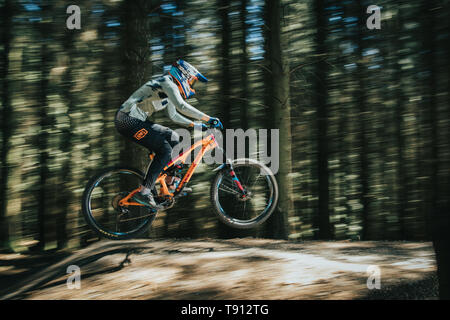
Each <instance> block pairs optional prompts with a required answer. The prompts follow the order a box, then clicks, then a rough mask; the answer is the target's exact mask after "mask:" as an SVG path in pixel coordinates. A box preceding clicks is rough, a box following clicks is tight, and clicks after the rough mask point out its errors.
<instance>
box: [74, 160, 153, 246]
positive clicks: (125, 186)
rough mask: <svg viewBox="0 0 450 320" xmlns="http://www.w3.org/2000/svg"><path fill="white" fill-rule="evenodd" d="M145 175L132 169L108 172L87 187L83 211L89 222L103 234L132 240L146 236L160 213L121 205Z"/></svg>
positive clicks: (139, 207) (107, 170) (124, 168)
mask: <svg viewBox="0 0 450 320" xmlns="http://www.w3.org/2000/svg"><path fill="white" fill-rule="evenodd" d="M143 176H144V175H143V173H142V172H141V171H139V170H137V169H134V168H129V167H116V168H110V169H106V170H104V171H102V172H100V173H99V174H97V175H96V176H94V177H93V178H92V179H91V180H89V182H88V183H87V185H86V189H85V190H84V193H83V199H82V211H83V215H84V218H85V220H86V222H87V223H88V224H89V226H90V227H91V228H92V229H93V230H94V231H96V232H97V233H98V234H99V235H101V236H103V237H106V238H109V239H114V240H121V239H129V238H133V237H136V236H138V235H140V234H142V233H143V232H144V231H146V230H147V228H148V227H149V225H150V224H151V223H152V222H153V220H154V219H155V217H156V211H155V210H153V209H151V208H149V207H145V206H121V205H119V201H120V200H121V199H123V198H124V197H126V196H127V195H128V194H129V193H130V192H131V191H133V190H134V189H136V188H137V187H138V186H139V185H140V184H141V183H142V180H143Z"/></svg>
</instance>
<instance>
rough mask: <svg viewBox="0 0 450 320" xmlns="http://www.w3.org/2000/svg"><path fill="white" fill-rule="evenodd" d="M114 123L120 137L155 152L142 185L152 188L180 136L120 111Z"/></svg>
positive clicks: (165, 128)
mask: <svg viewBox="0 0 450 320" xmlns="http://www.w3.org/2000/svg"><path fill="white" fill-rule="evenodd" d="M114 122H115V125H116V129H117V131H118V132H119V133H120V134H121V135H123V136H125V137H126V138H128V139H130V140H131V141H133V142H135V143H138V144H140V145H142V146H144V147H145V148H147V149H148V150H149V151H153V152H155V154H156V156H155V158H154V159H153V161H152V164H151V165H150V167H149V169H148V171H147V174H146V176H145V179H144V183H143V184H144V185H145V186H147V187H149V188H153V186H154V182H155V180H156V178H158V175H159V174H160V173H161V171H162V169H163V168H164V167H165V166H166V165H167V163H168V162H169V161H170V159H171V156H172V148H173V147H174V146H176V145H177V144H178V143H179V142H180V141H179V140H180V136H179V135H178V134H177V133H176V132H175V131H173V130H171V129H169V128H167V127H164V126H161V125H159V124H156V123H154V122H151V121H149V120H146V121H141V120H139V119H136V118H133V117H130V116H129V115H128V114H127V113H124V112H121V111H117V112H116V117H115V121H114Z"/></svg>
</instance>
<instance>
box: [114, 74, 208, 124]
mask: <svg viewBox="0 0 450 320" xmlns="http://www.w3.org/2000/svg"><path fill="white" fill-rule="evenodd" d="M161 110H165V112H166V114H167V116H168V117H169V118H170V119H171V120H172V121H173V122H175V123H177V124H179V125H182V126H186V127H188V126H192V125H193V124H194V123H193V121H191V120H189V119H187V118H186V117H184V116H183V115H185V116H187V117H190V118H194V119H196V120H207V119H208V118H209V117H208V116H207V115H206V114H204V113H203V112H201V111H199V110H197V109H196V108H194V107H193V106H191V105H190V104H189V103H187V102H186V101H185V100H184V99H183V98H182V97H181V94H180V91H179V90H178V87H177V86H176V84H175V83H173V81H172V79H171V77H170V76H169V75H166V76H162V77H160V78H157V79H154V80H150V81H148V82H147V83H145V84H144V85H143V86H142V87H140V88H139V89H138V90H136V91H135V92H134V93H133V94H132V95H131V96H130V97H129V98H128V99H127V101H125V102H124V103H123V104H122V106H121V107H120V111H122V112H125V113H128V114H129V115H130V117H133V118H136V119H139V120H141V121H145V120H146V119H147V117H149V116H150V115H152V114H153V113H154V112H158V111H161ZM180 113H181V114H183V115H181V114H180Z"/></svg>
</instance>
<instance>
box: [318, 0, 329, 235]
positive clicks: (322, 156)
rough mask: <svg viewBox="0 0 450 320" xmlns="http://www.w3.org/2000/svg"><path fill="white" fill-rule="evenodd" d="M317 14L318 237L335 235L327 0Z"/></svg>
mask: <svg viewBox="0 0 450 320" xmlns="http://www.w3.org/2000/svg"><path fill="white" fill-rule="evenodd" d="M314 15H315V17H314V18H315V19H316V28H317V33H316V39H315V42H316V54H317V55H318V57H319V59H320V61H318V62H317V64H316V68H317V69H316V71H315V74H316V77H317V79H316V82H315V83H316V86H315V95H316V97H317V101H316V105H317V139H318V143H317V164H318V165H317V170H318V173H317V176H318V182H317V183H318V189H319V190H318V212H317V215H318V216H317V224H316V227H317V228H318V238H319V239H331V238H332V233H331V227H330V213H329V210H330V208H329V203H330V195H329V192H330V191H329V170H328V161H329V155H328V153H329V146H328V140H329V136H328V110H327V108H328V107H327V92H328V88H327V69H328V68H327V66H328V64H327V62H326V61H325V57H324V55H326V52H327V48H326V44H325V40H326V36H327V33H328V29H327V14H326V11H325V1H324V0H317V1H315V2H314Z"/></svg>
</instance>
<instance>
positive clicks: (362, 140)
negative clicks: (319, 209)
mask: <svg viewBox="0 0 450 320" xmlns="http://www.w3.org/2000/svg"><path fill="white" fill-rule="evenodd" d="M356 8H357V16H358V18H359V21H360V23H359V26H358V33H357V35H356V37H357V38H356V44H357V46H358V48H357V58H358V62H357V82H358V90H357V105H358V109H359V116H360V124H361V126H360V132H359V144H360V181H361V204H362V213H361V216H362V234H361V239H362V240H367V238H368V228H369V198H368V196H369V172H368V171H369V163H368V161H369V160H368V152H369V148H368V141H367V135H366V130H367V129H366V127H367V122H368V121H366V119H365V118H366V117H367V115H366V111H367V110H366V109H367V108H366V96H365V81H364V77H365V74H364V71H363V70H364V61H363V55H362V54H363V37H364V34H363V33H364V32H363V30H364V28H366V25H365V23H363V21H365V19H364V17H365V15H364V13H365V7H364V6H363V5H362V0H358V1H357V6H356Z"/></svg>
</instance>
